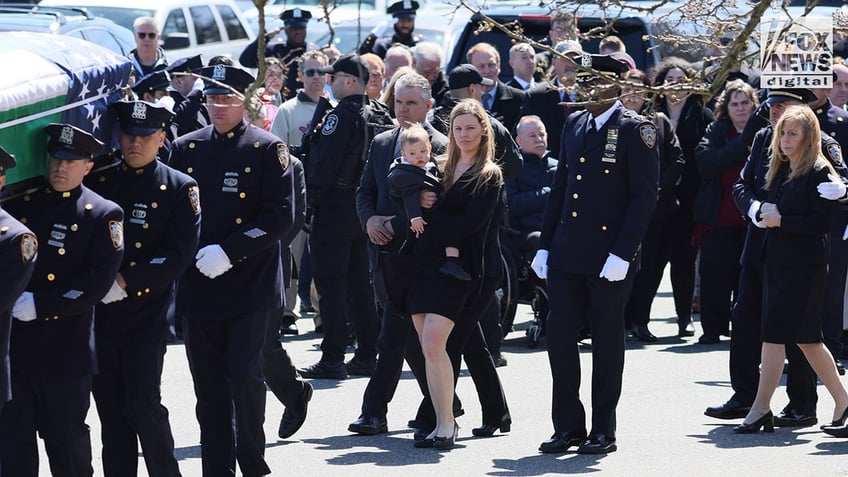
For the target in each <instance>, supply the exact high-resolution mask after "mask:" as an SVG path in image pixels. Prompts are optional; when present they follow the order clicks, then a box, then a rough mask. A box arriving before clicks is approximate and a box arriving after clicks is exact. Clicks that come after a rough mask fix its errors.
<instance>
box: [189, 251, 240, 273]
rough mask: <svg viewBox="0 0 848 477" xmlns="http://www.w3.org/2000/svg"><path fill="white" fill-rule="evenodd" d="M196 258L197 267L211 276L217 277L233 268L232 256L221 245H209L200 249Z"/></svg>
mask: <svg viewBox="0 0 848 477" xmlns="http://www.w3.org/2000/svg"><path fill="white" fill-rule="evenodd" d="M194 258H195V259H196V260H197V263H195V266H197V269H198V270H200V273H202V274H204V275H206V276H207V277H209V278H217V277H219V276H221V275H223V274H224V273H225V272H227V271H228V270H229V269H231V268H233V264H232V263H230V257H228V256H227V252H224V249H222V248H221V246H220V245H207V246H205V247H203V248H201V249H200V250H198V251H197V255H195V256H194Z"/></svg>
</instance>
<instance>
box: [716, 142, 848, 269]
mask: <svg viewBox="0 0 848 477" xmlns="http://www.w3.org/2000/svg"><path fill="white" fill-rule="evenodd" d="M773 134H774V130H773V129H772V127H771V126H768V127H765V128H763V129H761V130H760V131H759V132H758V133H757V135H756V136H754V143H753V145H752V146H751V155H750V156H748V160H747V161H745V166H744V167H743V168H742V173H741V174H740V176H739V180H738V181H736V184H734V185H733V200H734V201H735V202H736V207H738V208H739V211H740V212H742V215H744V216H745V220H750V217H748V210H749V209H750V208H751V204H753V203H754V201H760V202H764V201H766V199H767V197H768V191H766V190H764V189H763V186H765V184H766V173H767V172H768V163H769V148H770V147H771V141H772V135H773ZM821 149H822V151H821V152H822V155H824V157H825V159H827V160H828V161H830V165H832V166H833V168H834V169H836V172H837V173H838V174H839V175H840V176H841V177H843V178H844V177H845V176H846V172H848V171H846V169H845V163H844V162H843V161H842V149H841V148H840V147H839V144H838V143H837V142H836V140H834V139H833V138H832V137H830V136H828V135H827V134H825V133H824V132H822V138H821ZM764 235H765V229H761V228H759V227H757V226H754V225H753V224H752V225H751V226H749V227H748V233H747V235H746V236H745V247H744V249H743V250H742V258H741V263H742V265H743V266H750V267H759V266H760V260H761V259H762V253H761V251H762V245H763V238H764Z"/></svg>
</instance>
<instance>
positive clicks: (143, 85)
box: [132, 70, 171, 96]
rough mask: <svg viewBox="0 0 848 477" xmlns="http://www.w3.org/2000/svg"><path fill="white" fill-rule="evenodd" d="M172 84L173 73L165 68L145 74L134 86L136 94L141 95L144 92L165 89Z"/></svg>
mask: <svg viewBox="0 0 848 477" xmlns="http://www.w3.org/2000/svg"><path fill="white" fill-rule="evenodd" d="M170 85H171V75H169V74H168V72H167V71H165V70H159V71H154V72H153V73H150V74H147V75H144V76H142V77H141V79H140V80H138V81H136V83H135V86H133V87H132V90H133V92H135V94H137V95H139V96H141V95H143V94H144V93H153V92H154V91H164V90H166V89H168V86H170Z"/></svg>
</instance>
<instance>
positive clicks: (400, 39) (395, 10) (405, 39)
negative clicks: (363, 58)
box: [359, 0, 421, 58]
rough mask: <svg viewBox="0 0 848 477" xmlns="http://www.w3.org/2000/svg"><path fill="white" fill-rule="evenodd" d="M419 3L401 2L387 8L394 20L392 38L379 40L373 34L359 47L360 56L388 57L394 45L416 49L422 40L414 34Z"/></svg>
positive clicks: (401, 0) (406, 0)
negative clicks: (388, 52)
mask: <svg viewBox="0 0 848 477" xmlns="http://www.w3.org/2000/svg"><path fill="white" fill-rule="evenodd" d="M418 6H419V5H418V2H416V1H415V0H400V1H397V2H395V3H393V4H391V5H389V7H388V8H386V13H387V14H389V15H391V16H392V18H394V20H393V22H394V25H393V26H392V27H393V30H394V33H393V34H392V36H387V37H383V38H379V39H378V38H377V36H376V35H374V34H373V33H371V34H370V35H368V36H367V37H366V38H365V40H364V41H363V42H362V45H361V46H360V47H359V54H361V55H364V54H365V53H374V54H375V55H377V56H379V57H380V58H385V57H386V50H388V49H389V47H391V46H392V45H394V44H397V43H399V44H401V45H406V46H408V47H410V48H412V47H414V46H415V45H416V44H417V43H418V42H419V41H421V39H420V38H418V37H417V36H414V35H413V34H412V33H413V31H414V30H415V12H416V10H418Z"/></svg>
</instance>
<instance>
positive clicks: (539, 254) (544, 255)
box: [530, 249, 548, 280]
mask: <svg viewBox="0 0 848 477" xmlns="http://www.w3.org/2000/svg"><path fill="white" fill-rule="evenodd" d="M530 268H532V269H533V271H534V272H535V273H536V276H538V277H539V278H541V279H542V280H544V279H546V278H548V251H547V250H541V249H539V250H537V251H536V256H534V257H533V263H531V264H530Z"/></svg>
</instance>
